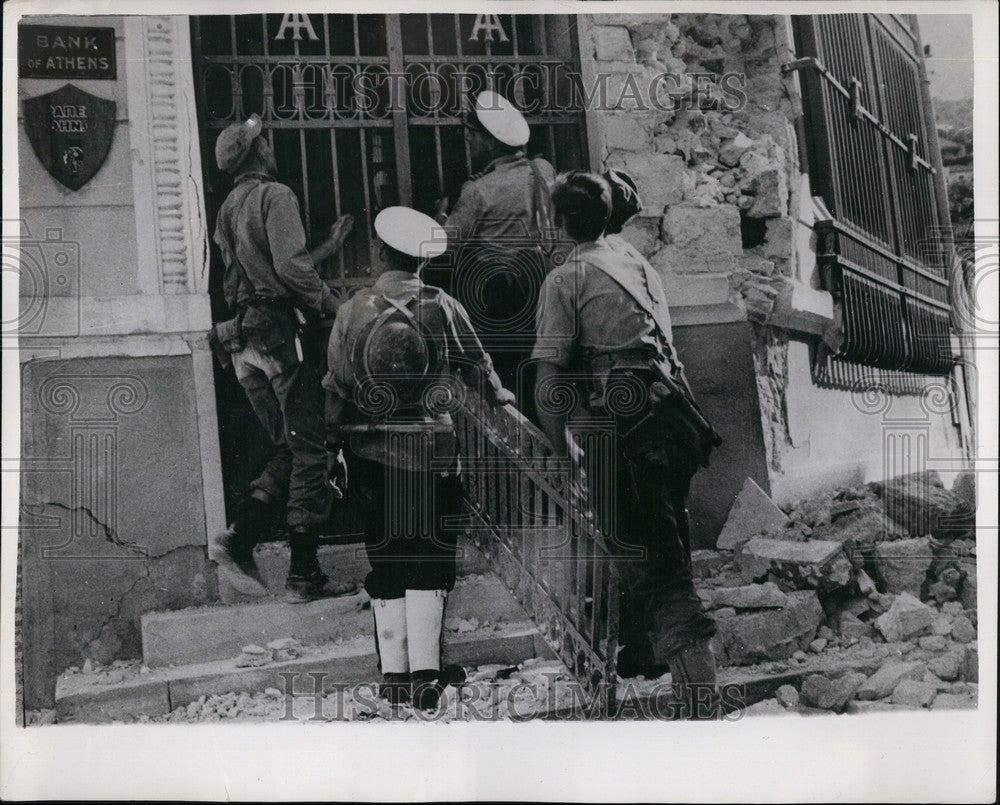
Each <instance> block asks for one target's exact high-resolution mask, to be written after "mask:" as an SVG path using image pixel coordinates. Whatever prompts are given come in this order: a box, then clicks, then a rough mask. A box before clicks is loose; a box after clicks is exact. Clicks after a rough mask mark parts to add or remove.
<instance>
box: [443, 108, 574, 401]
mask: <svg viewBox="0 0 1000 805" xmlns="http://www.w3.org/2000/svg"><path fill="white" fill-rule="evenodd" d="M463 124H464V125H465V127H466V130H467V131H468V138H469V150H470V153H471V156H472V161H473V164H474V165H482V164H484V163H485V167H484V168H483V169H482V171H480V172H479V173H477V174H475V175H474V176H472V177H470V179H469V181H467V182H466V183H465V184H464V185H463V186H462V192H461V194H460V195H459V197H458V202H457V203H456V204H455V207H454V209H452V211H451V213H450V214H448V215H447V216H446V215H445V214H444V210H445V208H446V207H447V203H448V200H447V199H442V200H441V201H439V202H438V221H439V222H442V223H443V224H444V225H445V226H446V227H447V228H448V229H449V233H450V234H449V250H450V251H451V252H452V253H453V254H454V256H455V261H454V265H455V267H454V275H453V277H452V278H451V283H450V290H451V292H452V293H453V294H454V295H455V296H456V297H457V298H458V299H459V300H460V301H461V302H462V303H463V304H464V305H465V306H466V308H467V309H468V311H469V314H470V316H471V317H472V323H473V325H474V326H475V328H476V332H478V333H479V334H480V336H481V338H482V339H483V344H484V346H485V347H486V349H487V350H488V351H489V352H490V354H491V355H492V356H493V360H494V363H495V365H496V371H497V374H499V375H500V377H501V379H502V380H503V381H504V384H505V385H507V386H508V387H509V388H516V380H517V374H518V371H519V369H520V368H521V364H522V362H523V361H524V359H525V358H527V355H528V353H529V352H530V349H531V344H532V342H533V340H534V311H535V305H536V303H537V300H538V291H539V289H540V287H541V282H542V279H543V278H544V276H545V272H546V271H547V270H548V256H547V254H546V253H545V244H546V241H547V238H548V236H549V235H550V231H551V229H552V224H551V212H550V204H549V193H550V188H551V184H552V181H553V179H554V178H555V169H554V168H553V167H552V165H550V164H549V163H548V162H547V161H546V160H544V159H542V158H541V157H536V158H534V159H528V158H527V156H526V155H525V152H524V147H525V146H526V145H527V143H528V139H529V138H530V136H531V131H530V129H529V128H528V122H527V121H526V120H525V119H524V115H522V114H521V113H520V112H519V111H518V110H517V108H516V107H515V106H514V105H513V104H512V103H510V101H508V100H507V99H506V98H504V97H503V96H502V95H499V94H497V93H495V92H491V91H486V92H482V93H480V94H479V95H478V96H477V98H476V102H475V105H474V107H473V108H472V109H470V110H469V111H468V112H467V113H466V115H465V117H464V119H463ZM452 236H454V238H453V239H452Z"/></svg>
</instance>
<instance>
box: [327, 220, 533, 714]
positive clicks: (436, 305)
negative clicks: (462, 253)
mask: <svg viewBox="0 0 1000 805" xmlns="http://www.w3.org/2000/svg"><path fill="white" fill-rule="evenodd" d="M375 232H376V234H377V235H378V237H379V239H380V241H381V245H380V249H379V258H380V262H381V264H382V265H381V268H382V273H381V274H380V275H379V277H378V279H377V280H376V281H375V284H374V285H373V286H372V287H371V288H367V289H364V290H362V291H360V292H359V293H357V294H356V295H355V296H354V297H352V298H351V299H350V300H348V301H347V302H346V303H345V304H344V306H343V307H341V308H340V310H339V312H338V314H337V320H336V322H335V323H334V327H333V331H332V332H331V334H330V343H329V348H328V366H329V371H328V372H327V375H326V377H325V378H324V379H323V386H324V387H325V388H326V390H327V448H328V450H330V451H331V453H336V452H338V451H339V450H341V449H343V451H344V453H345V455H346V459H347V469H348V472H349V479H350V487H349V489H348V495H349V496H350V497H351V498H352V499H353V500H355V501H357V502H358V504H359V509H360V511H361V512H362V517H363V527H364V532H365V548H366V551H367V554H368V561H369V563H370V565H371V568H372V570H371V573H369V574H368V576H367V578H366V579H365V588H366V589H367V591H368V594H369V595H370V596H371V598H372V609H373V613H374V616H375V633H376V646H377V648H378V653H379V662H380V665H381V669H382V674H383V683H382V685H381V688H380V693H381V695H382V696H383V697H384V698H387V699H388V700H390V701H392V702H395V703H400V702H406V701H412V703H413V705H414V706H415V707H419V708H421V709H428V708H433V707H435V706H436V705H437V702H438V697H439V696H440V693H441V691H442V689H443V687H444V685H445V684H446V683H447V682H448V680H449V675H448V673H447V672H446V671H445V670H444V669H442V665H441V624H442V623H443V617H444V605H445V600H446V597H447V594H448V592H449V591H450V590H451V589H452V587H453V586H454V583H455V540H456V537H457V529H455V528H454V527H451V528H447V527H445V525H444V522H445V521H446V520H447V518H449V517H454V516H456V515H458V514H460V512H461V502H462V497H463V491H462V483H461V478H460V476H459V465H458V457H457V454H456V447H457V440H456V438H455V433H454V429H453V426H452V423H451V418H450V416H449V414H448V413H447V407H448V406H447V401H448V400H449V399H450V398H451V397H452V395H453V394H454V393H455V387H454V386H453V385H452V384H453V382H454V381H451V380H450V375H452V374H453V373H455V374H458V375H460V376H461V377H462V378H463V379H464V380H465V382H466V383H468V384H469V385H471V386H472V387H473V388H476V387H479V386H482V392H483V394H484V396H485V397H486V398H487V399H489V400H491V401H492V402H495V403H498V404H501V405H503V404H507V403H511V402H513V401H514V397H513V395H512V394H511V393H510V392H509V391H507V390H506V389H505V388H504V387H503V385H502V383H501V382H500V379H499V378H498V377H497V375H496V373H495V372H494V371H493V365H492V363H491V361H490V356H489V355H488V354H487V353H486V352H485V351H484V350H483V347H482V345H481V344H480V342H479V339H478V338H477V337H476V333H475V331H474V330H473V328H472V324H471V323H470V321H469V317H468V315H467V314H466V312H465V309H464V308H463V307H462V305H461V304H460V303H459V302H457V301H456V300H455V299H453V298H452V297H451V296H449V295H448V294H447V293H445V292H444V291H442V290H440V289H439V288H435V287H433V286H429V285H425V284H424V283H423V282H422V281H421V279H420V277H419V276H418V275H417V272H418V269H419V268H420V265H421V263H422V261H424V260H426V259H428V258H431V257H434V256H436V255H438V254H440V253H442V252H443V251H444V250H445V248H446V239H445V236H444V233H443V232H442V231H441V227H440V225H439V224H437V223H436V222H435V221H434V220H433V219H432V218H430V217H428V216H426V215H424V214H423V213H419V212H417V211H415V210H411V209H409V208H406V207H390V208H388V209H385V210H382V212H380V213H379V214H378V216H377V217H376V218H375ZM440 403H444V405H443V406H442V405H440ZM394 512H396V513H398V512H405V513H406V516H404V517H394V516H393V513H394Z"/></svg>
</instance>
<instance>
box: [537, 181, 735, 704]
mask: <svg viewBox="0 0 1000 805" xmlns="http://www.w3.org/2000/svg"><path fill="white" fill-rule="evenodd" d="M552 201H553V208H554V213H555V218H556V222H557V224H558V225H559V227H560V230H561V234H562V235H563V236H565V237H568V238H570V239H572V240H573V241H574V242H575V243H576V246H575V247H574V249H573V250H572V251H571V252H570V255H569V258H568V259H567V261H566V262H565V263H564V264H563V265H561V266H558V267H555V268H553V269H552V271H551V272H550V273H549V275H548V276H547V277H546V279H545V283H544V285H543V286H542V293H541V298H540V300H539V304H538V316H537V331H538V337H537V341H536V344H535V351H534V358H535V359H536V360H537V361H538V362H539V363H538V378H537V383H536V390H535V393H536V405H537V408H538V416H539V419H540V422H541V424H542V427H543V429H544V430H545V433H546V435H547V436H548V437H549V439H550V440H551V442H552V444H553V447H554V449H555V451H556V454H557V455H558V456H562V457H564V458H567V459H568V460H569V461H570V462H571V463H572V465H573V466H574V467H575V468H579V467H580V466H581V463H582V459H583V456H582V451H581V449H580V448H579V446H577V445H576V444H575V443H574V442H573V440H572V437H571V436H570V435H569V432H568V429H567V416H566V414H564V413H556V412H555V410H554V408H553V406H546V404H545V400H546V398H547V397H548V396H549V395H552V394H553V392H556V389H557V387H558V386H559V385H561V384H564V383H567V382H573V380H574V379H575V378H579V379H581V380H583V381H584V384H585V387H586V391H587V395H586V401H585V404H584V406H583V407H584V408H585V409H586V411H587V415H588V416H589V417H592V418H596V419H601V420H603V421H606V422H608V423H609V424H610V425H611V426H613V427H614V430H615V439H616V445H617V447H616V478H615V481H614V483H615V487H616V489H615V496H614V501H615V508H614V510H613V511H609V510H608V504H607V502H606V501H602V500H594V501H592V504H593V506H594V508H595V509H596V510H597V513H598V514H599V515H600V516H601V518H602V522H603V523H606V524H608V526H607V527H608V528H609V530H610V531H611V537H612V539H613V542H612V545H613V546H616V547H617V548H620V549H621V550H622V556H621V560H620V561H619V563H618V565H619V569H620V575H621V581H622V599H621V637H620V641H621V642H622V643H624V645H625V648H624V649H623V656H622V657H621V673H622V675H623V676H624V675H632V674H635V673H637V672H640V671H642V672H648V671H650V669H652V668H654V667H655V666H656V665H657V664H664V665H666V666H667V667H669V669H670V671H671V675H672V678H673V681H674V683H675V685H677V686H679V692H680V694H681V701H682V703H684V704H685V705H686V706H687V708H688V712H689V713H690V714H692V715H694V714H695V713H696V712H699V711H696V710H695V709H694V705H695V704H696V703H697V699H698V697H703V698H707V699H710V700H711V707H709V709H708V710H705V709H704V708H702V710H701V711H700V712H701V713H702V714H706V713H707V712H709V711H712V712H714V707H715V704H714V703H715V702H717V693H716V691H715V660H714V657H713V655H712V651H711V648H710V646H709V642H708V641H709V639H710V638H711V637H712V636H713V634H714V631H715V630H714V623H713V621H712V620H711V618H709V617H708V616H707V615H706V614H705V613H704V611H703V610H702V606H701V602H700V600H699V598H698V595H697V594H696V593H695V589H694V582H693V579H692V574H691V548H690V540H689V535H688V525H687V515H686V512H685V498H686V496H687V493H688V487H689V484H690V480H691V477H692V476H693V474H694V472H695V471H696V469H697V468H698V466H699V465H702V464H704V463H706V462H707V459H708V453H709V452H710V450H711V448H712V447H713V446H715V445H716V444H717V443H718V435H717V434H716V433H715V431H714V430H713V429H712V427H711V425H710V424H709V423H708V422H707V421H705V420H704V417H702V416H701V414H700V411H698V409H697V406H696V404H695V403H694V401H693V397H691V395H690V393H689V390H688V389H687V385H686V382H685V381H684V380H683V371H682V367H681V365H680V363H679V361H678V360H677V357H676V354H675V352H674V349H673V345H672V343H671V331H670V317H669V314H668V311H667V305H666V300H665V298H664V294H663V288H662V286H661V284H660V280H659V278H658V277H657V275H656V272H655V271H653V269H652V268H651V267H650V266H649V264H648V263H647V262H646V261H645V260H644V259H643V258H642V257H641V255H639V254H638V252H636V251H635V250H634V249H631V247H628V249H627V250H619V249H617V248H612V246H610V245H609V243H608V241H607V240H606V239H605V238H604V237H603V232H604V229H605V227H606V225H607V222H608V219H609V216H610V214H611V189H610V188H609V186H608V184H607V182H606V181H605V180H604V179H602V178H601V177H599V176H596V175H594V174H590V173H583V172H573V173H570V174H567V175H564V176H561V177H560V178H559V179H558V180H557V182H556V186H555V189H554V190H553V194H552ZM574 372H578V373H579V374H574ZM576 472H577V476H576V477H577V478H579V469H576ZM637 548H638V549H640V551H641V554H639V555H640V556H641V557H642V559H641V560H639V559H635V558H629V556H628V554H629V553H633V554H634V553H636V550H635V549H637ZM629 666H630V667H629Z"/></svg>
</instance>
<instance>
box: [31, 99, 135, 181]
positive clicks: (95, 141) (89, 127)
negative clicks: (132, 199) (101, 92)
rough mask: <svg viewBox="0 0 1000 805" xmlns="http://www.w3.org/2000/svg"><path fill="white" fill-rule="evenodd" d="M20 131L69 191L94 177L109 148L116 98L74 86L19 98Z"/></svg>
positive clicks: (112, 132) (46, 166) (48, 169)
mask: <svg viewBox="0 0 1000 805" xmlns="http://www.w3.org/2000/svg"><path fill="white" fill-rule="evenodd" d="M23 108H24V130H25V132H26V133H27V135H28V141H29V142H30V143H31V147H32V148H33V149H34V151H35V154H36V155H37V156H38V158H39V159H40V160H41V162H42V164H43V165H44V166H45V169H46V170H47V171H48V172H49V173H50V174H51V175H52V176H53V177H54V178H55V179H56V180H57V181H59V182H60V183H61V184H63V185H65V186H66V187H68V188H69V189H70V190H79V189H80V188H81V187H83V186H84V185H85V184H86V183H87V182H89V181H90V180H91V178H93V176H94V174H95V173H97V171H98V170H100V168H101V165H103V164H104V160H105V159H106V158H107V156H108V151H109V150H110V149H111V138H112V136H113V134H114V130H115V111H116V109H117V106H116V104H115V102H114V101H109V100H107V99H105V98H98V97H97V96H96V95H91V94H90V93H89V92H86V91H84V90H82V89H80V88H79V87H76V86H74V85H73V84H66V85H65V86H63V87H61V88H60V89H57V90H55V91H54V92H49V93H47V94H45V95H39V96H38V97H37V98H26V99H25V100H24V101H23Z"/></svg>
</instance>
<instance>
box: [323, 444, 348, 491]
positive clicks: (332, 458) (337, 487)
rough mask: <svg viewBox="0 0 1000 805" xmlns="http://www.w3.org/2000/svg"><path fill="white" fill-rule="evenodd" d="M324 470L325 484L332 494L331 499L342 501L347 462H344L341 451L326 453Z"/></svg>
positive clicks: (345, 487) (345, 485)
mask: <svg viewBox="0 0 1000 805" xmlns="http://www.w3.org/2000/svg"><path fill="white" fill-rule="evenodd" d="M326 469H327V473H326V474H327V478H326V482H327V484H328V485H329V486H330V490H331V491H332V492H333V499H334V500H343V499H344V495H346V494H347V461H345V460H344V451H343V450H338V451H337V452H336V453H327V456H326Z"/></svg>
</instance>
